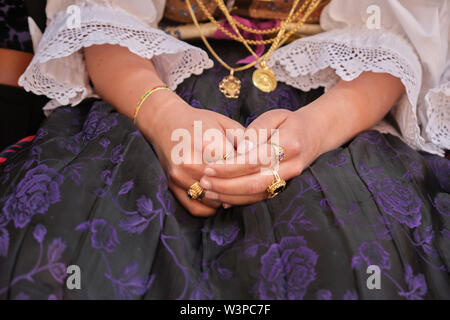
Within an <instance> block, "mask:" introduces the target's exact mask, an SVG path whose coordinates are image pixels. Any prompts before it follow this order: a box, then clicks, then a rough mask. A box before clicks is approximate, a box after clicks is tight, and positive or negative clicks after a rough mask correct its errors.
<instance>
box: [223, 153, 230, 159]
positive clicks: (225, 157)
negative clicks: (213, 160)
mask: <svg viewBox="0 0 450 320" xmlns="http://www.w3.org/2000/svg"><path fill="white" fill-rule="evenodd" d="M231 154H232V152H228V153H227V154H225V155H224V156H223V160H228V159H230V157H231Z"/></svg>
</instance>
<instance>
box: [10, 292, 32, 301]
mask: <svg viewBox="0 0 450 320" xmlns="http://www.w3.org/2000/svg"><path fill="white" fill-rule="evenodd" d="M14 300H30V296H29V295H27V294H25V293H23V292H20V293H19V294H17V296H16V297H15V298H14Z"/></svg>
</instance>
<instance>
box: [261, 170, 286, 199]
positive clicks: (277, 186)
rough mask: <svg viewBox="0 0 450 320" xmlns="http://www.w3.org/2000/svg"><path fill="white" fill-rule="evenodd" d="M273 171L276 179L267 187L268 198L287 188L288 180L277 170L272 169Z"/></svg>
mask: <svg viewBox="0 0 450 320" xmlns="http://www.w3.org/2000/svg"><path fill="white" fill-rule="evenodd" d="M272 173H273V176H274V178H275V179H274V180H273V181H272V183H271V184H270V185H269V186H268V187H267V189H266V191H267V198H268V199H272V198H274V197H275V196H276V195H277V194H279V193H280V192H282V191H284V189H286V181H284V180H283V179H282V178H281V177H280V175H279V174H278V172H277V171H276V170H272Z"/></svg>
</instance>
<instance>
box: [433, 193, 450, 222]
mask: <svg viewBox="0 0 450 320" xmlns="http://www.w3.org/2000/svg"><path fill="white" fill-rule="evenodd" d="M434 206H435V207H436V209H437V211H438V212H439V213H440V214H442V215H444V216H449V217H450V195H449V194H448V193H438V195H437V196H436V197H435V198H434Z"/></svg>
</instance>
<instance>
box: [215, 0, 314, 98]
mask: <svg viewBox="0 0 450 320" xmlns="http://www.w3.org/2000/svg"><path fill="white" fill-rule="evenodd" d="M215 1H216V3H217V5H218V7H219V9H220V10H221V11H222V13H223V14H224V15H225V17H226V18H227V21H228V23H229V24H230V25H231V27H232V28H233V30H234V32H236V34H237V35H238V37H239V39H240V41H241V42H242V43H243V44H244V46H245V47H246V48H247V50H248V51H249V52H250V53H251V54H252V55H253V56H254V57H255V58H256V60H257V61H258V62H259V65H260V68H259V69H256V70H255V71H254V72H253V75H252V81H253V85H254V86H255V87H257V88H258V89H259V90H261V91H263V92H271V91H273V90H275V89H276V87H277V80H276V78H275V74H274V73H273V71H272V69H270V68H269V67H267V66H266V60H267V58H268V57H270V55H272V53H273V52H274V51H275V50H276V48H278V47H279V45H280V43H281V39H282V37H283V35H284V33H285V31H286V24H287V23H289V22H290V21H291V18H292V17H293V15H294V12H295V9H296V8H297V6H298V3H299V2H300V0H295V1H294V4H293V5H292V8H291V10H290V11H289V15H288V17H287V18H286V20H285V21H283V22H282V23H281V28H280V31H279V32H278V34H277V36H276V38H275V40H274V42H273V43H272V45H271V47H270V49H269V50H268V51H267V53H266V54H265V55H264V56H263V57H261V61H260V58H259V57H258V55H257V54H256V53H255V52H254V51H253V50H252V48H251V47H250V46H249V45H248V43H247V40H246V39H244V37H242V35H241V33H240V32H239V29H238V28H237V26H236V24H235V23H234V21H233V18H232V17H231V15H230V13H229V12H228V10H227V8H226V6H225V3H224V2H223V0H215ZM310 2H313V0H306V1H305V2H304V5H305V6H306V5H307V4H309V3H310Z"/></svg>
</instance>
